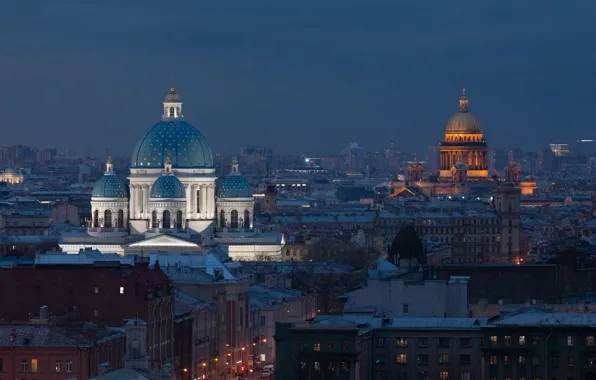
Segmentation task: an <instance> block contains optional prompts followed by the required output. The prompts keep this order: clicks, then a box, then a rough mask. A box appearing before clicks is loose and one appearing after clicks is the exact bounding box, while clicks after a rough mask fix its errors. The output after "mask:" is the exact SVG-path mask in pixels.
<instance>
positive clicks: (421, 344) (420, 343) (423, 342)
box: [416, 338, 428, 347]
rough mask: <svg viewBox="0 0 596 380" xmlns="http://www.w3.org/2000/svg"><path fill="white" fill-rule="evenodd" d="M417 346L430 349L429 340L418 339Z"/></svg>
mask: <svg viewBox="0 0 596 380" xmlns="http://www.w3.org/2000/svg"><path fill="white" fill-rule="evenodd" d="M416 345H417V346H418V347H428V339H427V338H418V339H417V340H416Z"/></svg>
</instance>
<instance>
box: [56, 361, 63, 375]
mask: <svg viewBox="0 0 596 380" xmlns="http://www.w3.org/2000/svg"><path fill="white" fill-rule="evenodd" d="M56 372H62V361H61V360H58V361H57V362H56Z"/></svg>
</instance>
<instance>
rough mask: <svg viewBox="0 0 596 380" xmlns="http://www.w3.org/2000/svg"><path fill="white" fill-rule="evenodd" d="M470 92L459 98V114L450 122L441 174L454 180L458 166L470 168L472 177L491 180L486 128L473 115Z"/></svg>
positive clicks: (441, 154) (463, 93)
mask: <svg viewBox="0 0 596 380" xmlns="http://www.w3.org/2000/svg"><path fill="white" fill-rule="evenodd" d="M468 103H469V102H468V96H467V94H466V89H464V90H463V92H462V96H461V97H460V99H459V111H458V112H457V113H456V114H455V115H453V116H452V117H451V119H449V121H448V122H447V126H446V128H445V137H444V138H443V140H442V141H441V147H440V168H441V171H440V174H441V177H442V178H451V177H452V175H453V168H454V167H455V166H456V164H460V163H461V164H463V165H465V166H466V168H467V170H466V176H467V177H468V178H488V165H487V153H488V147H487V143H486V139H485V138H484V136H483V134H482V125H481V124H480V122H479V121H478V119H476V117H475V116H474V115H473V114H472V113H471V112H470V110H469V105H468Z"/></svg>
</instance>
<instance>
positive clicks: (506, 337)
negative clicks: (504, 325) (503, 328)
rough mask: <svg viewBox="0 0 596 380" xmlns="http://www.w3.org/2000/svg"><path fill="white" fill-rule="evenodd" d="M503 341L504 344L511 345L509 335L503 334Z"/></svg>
mask: <svg viewBox="0 0 596 380" xmlns="http://www.w3.org/2000/svg"><path fill="white" fill-rule="evenodd" d="M503 341H504V342H505V345H507V346H510V345H511V335H505V337H504V338H503Z"/></svg>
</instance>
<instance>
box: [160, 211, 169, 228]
mask: <svg viewBox="0 0 596 380" xmlns="http://www.w3.org/2000/svg"><path fill="white" fill-rule="evenodd" d="M161 218H162V220H161V226H162V228H172V218H171V215H170V210H164V212H163V214H161Z"/></svg>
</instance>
